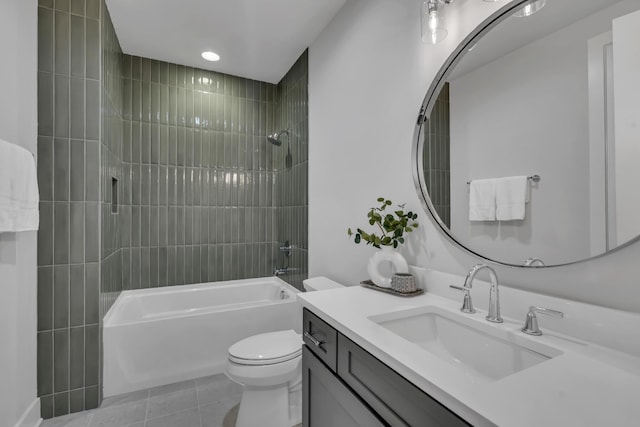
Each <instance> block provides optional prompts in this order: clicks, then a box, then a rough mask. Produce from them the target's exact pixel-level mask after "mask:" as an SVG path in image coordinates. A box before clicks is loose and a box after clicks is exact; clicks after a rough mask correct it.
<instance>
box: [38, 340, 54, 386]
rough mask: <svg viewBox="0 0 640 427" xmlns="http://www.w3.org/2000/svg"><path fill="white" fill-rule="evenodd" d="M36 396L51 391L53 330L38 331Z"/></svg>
mask: <svg viewBox="0 0 640 427" xmlns="http://www.w3.org/2000/svg"><path fill="white" fill-rule="evenodd" d="M37 346H38V368H37V369H38V396H44V395H47V394H51V393H53V331H46V332H38V335H37Z"/></svg>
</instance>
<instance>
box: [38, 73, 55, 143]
mask: <svg viewBox="0 0 640 427" xmlns="http://www.w3.org/2000/svg"><path fill="white" fill-rule="evenodd" d="M53 87H54V79H53V74H51V73H43V72H39V73H38V134H39V135H48V136H52V135H53V111H54V96H53V93H54V91H53Z"/></svg>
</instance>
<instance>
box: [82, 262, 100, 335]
mask: <svg viewBox="0 0 640 427" xmlns="http://www.w3.org/2000/svg"><path fill="white" fill-rule="evenodd" d="M99 271H100V270H99V264H98V263H97V262H96V263H89V264H85V300H84V307H85V322H86V324H87V325H91V324H97V323H98V322H99V320H100V313H99V301H100V295H99V292H100V290H99V288H100V277H99Z"/></svg>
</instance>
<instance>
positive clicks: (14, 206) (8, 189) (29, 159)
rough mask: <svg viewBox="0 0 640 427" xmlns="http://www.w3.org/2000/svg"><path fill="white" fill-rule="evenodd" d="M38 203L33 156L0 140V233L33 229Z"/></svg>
mask: <svg viewBox="0 0 640 427" xmlns="http://www.w3.org/2000/svg"><path fill="white" fill-rule="evenodd" d="M39 202H40V196H39V193H38V176H37V172H36V165H35V160H34V158H33V155H32V154H31V153H30V152H29V151H28V150H25V149H24V148H22V147H20V146H18V145H15V144H11V143H9V142H6V141H3V140H0V233H2V232H18V231H33V230H37V229H38V226H39V223H40V215H39V211H38V203H39Z"/></svg>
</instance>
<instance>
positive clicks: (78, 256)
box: [69, 203, 85, 263]
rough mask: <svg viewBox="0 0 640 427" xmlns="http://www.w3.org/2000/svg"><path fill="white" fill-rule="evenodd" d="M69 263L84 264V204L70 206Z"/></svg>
mask: <svg viewBox="0 0 640 427" xmlns="http://www.w3.org/2000/svg"><path fill="white" fill-rule="evenodd" d="M70 209H71V210H70V225H71V226H70V236H69V261H70V262H71V263H82V262H84V255H85V250H84V228H85V227H84V216H85V215H84V203H71V205H70Z"/></svg>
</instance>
